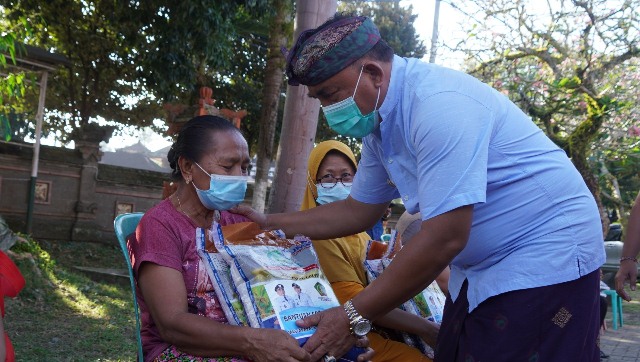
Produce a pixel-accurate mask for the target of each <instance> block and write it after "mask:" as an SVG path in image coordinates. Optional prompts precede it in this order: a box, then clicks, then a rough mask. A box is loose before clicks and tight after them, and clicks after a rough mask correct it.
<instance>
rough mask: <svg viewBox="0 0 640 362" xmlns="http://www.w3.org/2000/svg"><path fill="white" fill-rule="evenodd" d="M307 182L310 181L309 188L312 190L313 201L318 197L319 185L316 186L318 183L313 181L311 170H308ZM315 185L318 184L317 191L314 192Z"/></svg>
mask: <svg viewBox="0 0 640 362" xmlns="http://www.w3.org/2000/svg"><path fill="white" fill-rule="evenodd" d="M307 182H308V183H309V190H311V196H313V201H315V200H316V199H318V191H317V190H318V186H316V183H315V182H314V181H313V179H312V178H311V174H310V173H309V171H308V170H307ZM313 186H316V192H315V193H314V192H313Z"/></svg>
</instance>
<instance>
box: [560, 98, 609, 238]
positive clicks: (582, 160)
mask: <svg viewBox="0 0 640 362" xmlns="http://www.w3.org/2000/svg"><path fill="white" fill-rule="evenodd" d="M585 99H586V101H587V107H588V112H587V113H588V114H589V116H588V117H587V119H586V120H584V121H583V122H582V123H580V125H578V127H576V129H575V130H574V131H573V132H572V133H571V135H570V136H569V142H568V145H569V157H571V161H572V162H573V164H574V166H576V168H577V169H578V172H580V174H581V175H582V178H583V179H584V182H585V183H586V184H587V187H588V188H589V190H590V191H591V193H592V194H593V197H594V199H595V200H596V204H597V205H598V211H599V213H600V219H601V221H602V236H603V237H604V236H605V235H606V234H607V231H608V230H609V224H610V222H609V215H608V214H607V212H606V210H605V208H604V206H603V205H602V198H601V195H600V184H598V178H597V177H596V176H595V174H594V172H593V170H592V169H591V167H590V166H589V163H588V162H587V155H588V154H589V152H590V146H591V144H592V142H593V140H594V138H595V136H596V135H597V133H598V131H599V129H600V127H601V126H602V123H603V121H604V117H605V114H606V113H605V109H606V106H605V105H603V104H601V103H602V101H601V100H599V99H594V98H592V97H590V96H585Z"/></svg>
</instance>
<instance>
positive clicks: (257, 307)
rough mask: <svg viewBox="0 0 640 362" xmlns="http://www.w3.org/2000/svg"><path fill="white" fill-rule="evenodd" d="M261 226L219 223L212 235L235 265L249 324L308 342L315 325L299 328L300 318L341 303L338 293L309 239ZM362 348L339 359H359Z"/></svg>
mask: <svg viewBox="0 0 640 362" xmlns="http://www.w3.org/2000/svg"><path fill="white" fill-rule="evenodd" d="M256 228H257V226H256V224H254V223H238V224H234V225H230V226H229V227H228V226H225V227H224V228H223V227H220V225H219V224H217V223H216V222H214V224H213V226H212V232H211V233H210V236H211V237H212V241H213V243H214V244H215V246H216V248H217V249H218V250H219V251H220V254H221V255H222V257H223V258H224V260H225V261H226V262H227V264H228V265H229V266H230V272H231V279H232V282H233V284H234V285H235V287H236V290H237V291H238V294H239V296H240V299H241V301H242V303H243V306H244V310H245V312H246V314H247V318H248V322H249V325H250V326H251V327H254V328H279V329H283V330H285V331H287V332H288V333H289V334H291V335H292V336H293V337H294V338H296V340H298V342H299V343H300V345H303V344H304V343H305V342H306V341H307V340H308V339H309V337H310V336H311V335H312V334H313V333H314V332H315V330H316V328H315V327H311V328H300V327H298V326H297V325H296V323H295V322H296V321H297V320H299V319H302V318H304V317H307V316H310V315H313V314H315V313H318V312H320V311H323V310H325V309H329V308H332V307H336V306H339V305H340V304H339V302H338V298H337V297H336V296H335V294H334V293H333V290H332V289H331V284H330V283H329V281H328V280H327V278H326V277H325V275H324V273H323V272H322V270H321V269H320V265H319V263H318V257H317V255H316V253H315V251H314V250H313V246H312V243H311V240H310V239H309V238H307V237H304V236H296V237H295V238H293V239H287V238H286V236H285V235H284V233H283V232H282V231H280V230H272V231H261V230H258V229H256ZM256 232H257V233H258V234H256ZM363 352H364V349H361V348H352V349H351V350H350V351H349V353H347V354H346V355H345V356H343V357H342V358H340V359H338V361H343V362H347V361H355V360H356V358H357V356H358V355H359V354H360V353H363Z"/></svg>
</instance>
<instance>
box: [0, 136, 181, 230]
mask: <svg viewBox="0 0 640 362" xmlns="http://www.w3.org/2000/svg"><path fill="white" fill-rule="evenodd" d="M32 157H33V148H32V147H31V145H30V144H17V143H0V214H1V215H2V216H3V217H4V218H5V220H6V221H7V223H8V224H9V226H10V227H11V229H12V230H14V231H20V232H25V231H26V219H27V202H28V195H29V179H30V174H31V163H32ZM99 157H100V152H99V150H98V147H97V145H96V144H77V149H66V148H58V147H49V146H41V148H40V161H39V172H38V179H37V180H38V183H40V185H39V186H42V187H41V188H38V189H37V190H38V191H37V192H36V199H37V200H36V203H35V205H34V209H33V217H32V233H31V234H32V236H33V237H35V238H36V239H54V240H72V241H98V242H106V243H112V242H115V234H114V232H113V219H114V217H115V215H116V214H117V213H118V210H120V211H143V212H144V211H146V210H148V209H149V208H150V207H152V206H153V205H155V204H156V203H158V202H159V201H161V198H162V182H163V181H167V180H169V175H168V174H164V173H159V172H153V171H145V170H137V169H131V168H125V167H117V166H111V165H103V164H99V163H98V161H99Z"/></svg>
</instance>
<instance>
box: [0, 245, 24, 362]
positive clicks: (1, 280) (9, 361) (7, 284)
mask: <svg viewBox="0 0 640 362" xmlns="http://www.w3.org/2000/svg"><path fill="white" fill-rule="evenodd" d="M24 284H25V282H24V278H23V277H22V274H20V270H19V269H18V267H17V266H16V265H15V264H14V263H13V261H12V260H11V259H9V257H8V256H7V254H5V253H3V252H2V251H0V293H2V294H1V295H0V311H1V312H2V318H0V361H6V362H14V361H15V360H16V359H15V355H14V352H13V346H12V345H11V341H10V340H9V335H8V334H7V333H6V332H5V331H4V323H3V319H4V297H5V296H6V297H11V298H13V297H15V296H16V295H18V293H19V292H20V290H22V288H24Z"/></svg>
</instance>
